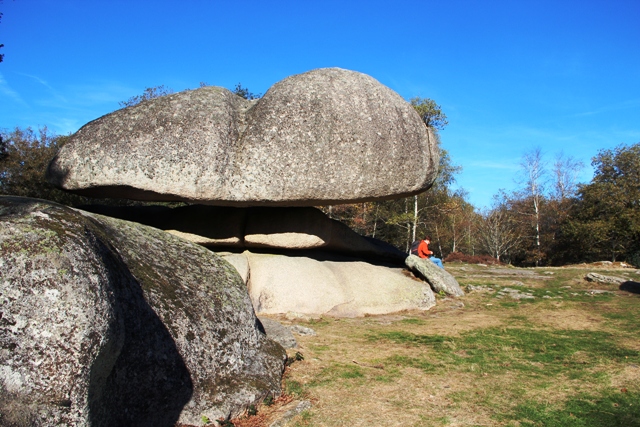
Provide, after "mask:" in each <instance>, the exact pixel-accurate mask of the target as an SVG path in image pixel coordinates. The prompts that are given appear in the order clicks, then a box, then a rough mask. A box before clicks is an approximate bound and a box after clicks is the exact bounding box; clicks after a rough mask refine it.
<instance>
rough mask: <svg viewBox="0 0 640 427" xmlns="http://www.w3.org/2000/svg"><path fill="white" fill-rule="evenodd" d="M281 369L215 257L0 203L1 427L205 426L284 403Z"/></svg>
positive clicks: (226, 267) (93, 220) (135, 227)
mask: <svg viewBox="0 0 640 427" xmlns="http://www.w3.org/2000/svg"><path fill="white" fill-rule="evenodd" d="M284 359H285V354H284V350H283V349H282V347H280V346H279V345H277V344H275V343H274V342H273V341H271V340H269V339H267V338H266V336H265V335H264V334H263V332H261V330H260V327H259V323H258V321H257V319H256V317H255V314H254V311H253V308H252V306H251V301H250V299H249V296H248V294H247V291H246V287H245V284H244V283H243V282H242V281H241V279H240V277H239V276H238V274H237V272H236V271H235V270H234V268H233V267H232V266H231V265H230V264H228V263H227V262H226V261H224V260H222V259H221V258H220V257H218V256H216V255H215V254H213V253H211V252H210V251H208V250H207V249H205V248H203V247H201V246H198V245H195V244H192V243H190V242H186V241H184V240H182V239H179V238H176V237H174V236H172V235H170V234H168V233H165V232H163V231H160V230H157V229H154V228H151V227H147V226H142V225H139V224H135V223H131V222H127V221H122V220H117V219H112V218H107V217H103V216H99V215H94V214H89V213H83V212H82V211H78V210H73V209H70V208H66V207H63V206H60V205H56V204H53V203H50V202H45V201H39V200H34V199H24V198H17V197H0V414H1V419H0V424H1V425H12V426H14V425H15V426H50V425H87V426H116V425H129V426H132V425H135V426H167V427H169V426H173V425H174V424H176V422H181V423H186V424H197V425H199V424H200V422H201V417H202V416H207V417H208V418H210V419H217V418H220V417H223V418H224V417H227V416H229V415H230V414H238V413H239V412H241V411H242V410H243V409H244V408H246V407H247V406H248V405H249V404H252V403H255V402H256V401H258V400H260V399H262V398H264V397H265V396H266V395H268V394H278V393H279V392H280V380H281V374H282V372H283V367H284Z"/></svg>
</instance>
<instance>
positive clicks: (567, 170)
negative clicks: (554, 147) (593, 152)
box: [552, 152, 584, 202]
mask: <svg viewBox="0 0 640 427" xmlns="http://www.w3.org/2000/svg"><path fill="white" fill-rule="evenodd" d="M583 167H584V163H582V162H581V161H579V160H576V159H574V158H573V157H571V156H565V155H564V153H563V152H560V153H559V154H558V155H556V158H555V161H554V163H553V171H552V175H553V196H554V197H555V199H556V200H558V201H561V202H562V201H564V200H567V199H568V198H570V197H572V196H573V195H574V194H575V193H576V190H577V186H578V185H577V184H578V174H579V173H580V171H581V170H582V168H583Z"/></svg>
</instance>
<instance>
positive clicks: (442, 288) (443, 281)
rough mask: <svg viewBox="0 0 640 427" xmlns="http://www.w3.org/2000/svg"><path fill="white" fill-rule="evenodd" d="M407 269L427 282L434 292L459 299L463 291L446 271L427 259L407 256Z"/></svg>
mask: <svg viewBox="0 0 640 427" xmlns="http://www.w3.org/2000/svg"><path fill="white" fill-rule="evenodd" d="M405 263H406V265H407V267H409V268H410V269H411V271H413V272H414V273H416V275H417V276H418V277H422V278H423V279H424V280H426V281H427V282H429V284H430V285H431V287H432V288H433V290H434V292H444V293H445V294H447V295H449V296H454V297H460V296H463V295H464V291H463V290H462V288H461V287H460V284H459V283H458V281H457V280H456V279H455V277H453V276H452V275H451V274H449V273H448V272H447V271H446V270H444V269H442V268H440V267H438V266H437V265H435V264H434V263H433V262H431V260H430V259H429V258H420V257H417V256H415V255H409V256H408V257H407V259H406V260H405Z"/></svg>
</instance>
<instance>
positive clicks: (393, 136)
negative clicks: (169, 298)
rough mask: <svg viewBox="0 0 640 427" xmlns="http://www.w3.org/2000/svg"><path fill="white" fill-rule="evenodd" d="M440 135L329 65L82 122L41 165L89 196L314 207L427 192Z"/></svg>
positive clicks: (59, 182) (369, 84)
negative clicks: (263, 87) (256, 89)
mask: <svg viewBox="0 0 640 427" xmlns="http://www.w3.org/2000/svg"><path fill="white" fill-rule="evenodd" d="M438 158H439V155H438V151H437V147H436V141H435V138H434V136H433V134H432V133H431V131H430V130H428V128H427V127H426V126H424V124H423V122H422V120H421V119H420V117H419V116H418V114H417V113H416V112H415V111H414V110H413V108H412V107H411V106H410V105H409V104H408V103H407V102H405V101H404V100H403V99H402V98H401V97H400V96H399V95H398V94H397V93H395V92H393V91H392V90H391V89H389V88H388V87H386V86H384V85H382V84H380V83H379V82H378V81H376V80H375V79H373V78H371V77H369V76H367V75H365V74H361V73H358V72H354V71H348V70H342V69H339V68H325V69H318V70H313V71H309V72H307V73H304V74H299V75H295V76H291V77H289V78H286V79H284V80H283V81H281V82H278V83H276V84H275V85H273V87H271V88H270V89H269V90H268V91H267V93H266V94H265V95H264V97H262V98H261V99H259V100H258V101H247V100H244V99H242V98H240V97H238V96H236V95H234V94H233V93H231V92H230V91H228V90H227V89H224V88H219V87H204V88H200V89H197V90H190V91H185V92H180V93H176V94H173V95H169V96H165V97H160V98H156V99H152V100H149V101H145V102H142V103H140V104H138V105H136V106H133V107H128V108H125V109H122V110H118V111H115V112H113V113H111V114H108V115H106V116H103V117H101V118H99V119H97V120H94V121H92V122H90V123H88V124H86V125H85V126H84V127H82V128H81V129H80V130H79V131H78V132H77V133H76V134H75V135H73V136H72V137H71V138H70V140H69V142H67V143H66V144H65V145H64V147H63V148H62V149H61V151H60V152H59V153H58V155H57V156H56V158H55V159H54V160H53V161H52V163H51V165H50V167H49V170H48V177H49V181H50V182H51V183H52V184H54V185H56V186H58V187H60V188H62V189H65V190H69V191H75V192H78V193H81V194H86V195H91V196H97V197H119V198H127V199H138V200H157V201H172V200H184V201H190V202H197V203H204V204H215V205H225V206H317V205H324V204H337V203H351V202H356V201H366V200H376V199H384V198H395V197H401V196H405V195H411V194H417V193H419V192H422V191H424V190H426V189H427V188H429V187H430V186H431V184H432V182H433V180H434V179H435V177H436V173H437V167H438Z"/></svg>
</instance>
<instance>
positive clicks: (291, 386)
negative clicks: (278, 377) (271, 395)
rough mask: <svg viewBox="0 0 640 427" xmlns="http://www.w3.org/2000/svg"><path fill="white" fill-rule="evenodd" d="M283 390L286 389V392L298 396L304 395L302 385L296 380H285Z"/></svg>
mask: <svg viewBox="0 0 640 427" xmlns="http://www.w3.org/2000/svg"><path fill="white" fill-rule="evenodd" d="M285 390H286V391H287V394H290V395H292V396H298V397H300V396H304V395H305V389H304V386H303V385H302V383H300V382H298V381H294V380H287V381H286V386H285Z"/></svg>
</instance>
